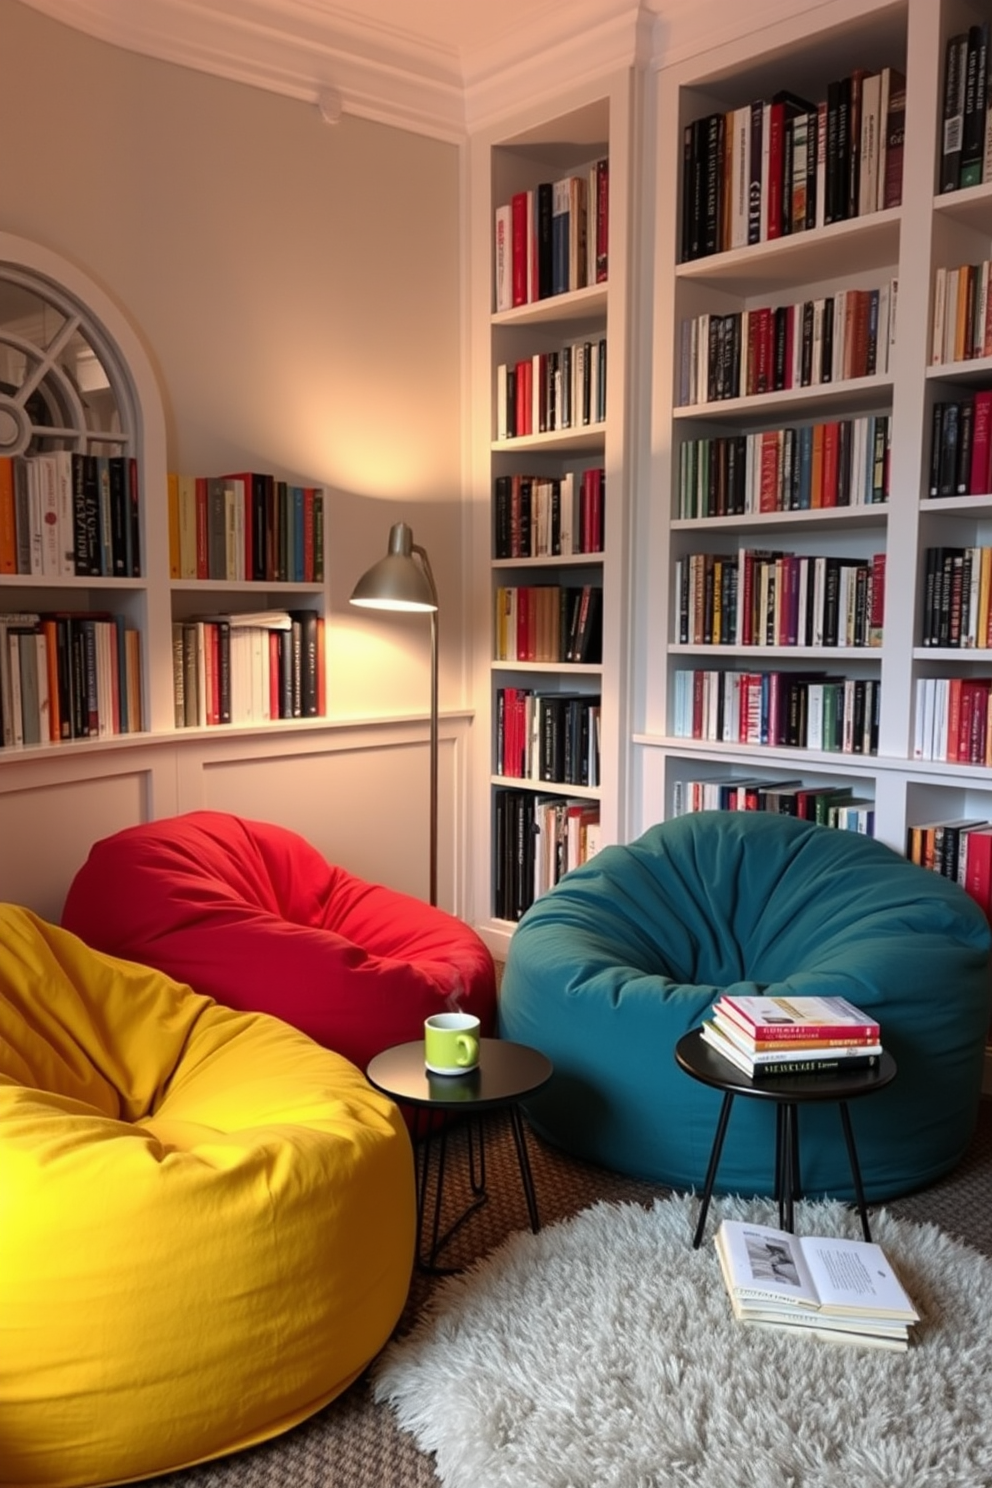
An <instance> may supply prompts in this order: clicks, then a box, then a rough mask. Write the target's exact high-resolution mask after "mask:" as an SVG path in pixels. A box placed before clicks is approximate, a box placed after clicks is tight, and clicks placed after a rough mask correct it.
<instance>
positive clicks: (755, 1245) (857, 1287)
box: [716, 1219, 917, 1323]
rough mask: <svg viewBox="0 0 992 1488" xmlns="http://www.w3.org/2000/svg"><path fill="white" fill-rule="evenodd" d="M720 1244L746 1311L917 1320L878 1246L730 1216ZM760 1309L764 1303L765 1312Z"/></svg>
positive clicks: (733, 1289)
mask: <svg viewBox="0 0 992 1488" xmlns="http://www.w3.org/2000/svg"><path fill="white" fill-rule="evenodd" d="M716 1245H717V1251H718V1253H719V1255H720V1262H721V1266H722V1268H723V1272H724V1278H725V1280H726V1281H727V1285H728V1290H729V1291H730V1293H731V1296H732V1297H733V1298H735V1299H737V1300H738V1301H739V1302H740V1303H741V1311H742V1312H743V1313H752V1312H755V1311H759V1310H760V1311H762V1312H764V1313H766V1314H767V1313H768V1312H769V1311H772V1312H776V1311H782V1310H790V1309H793V1308H795V1309H800V1310H801V1309H804V1308H805V1309H812V1310H814V1311H816V1312H818V1313H819V1314H820V1315H821V1316H822V1315H824V1314H831V1313H837V1314H842V1315H844V1316H847V1317H855V1318H862V1319H864V1320H866V1321H867V1320H869V1319H879V1320H885V1319H893V1320H895V1321H897V1322H899V1323H910V1322H916V1321H917V1313H916V1311H915V1309H914V1307H913V1304H912V1303H911V1302H910V1300H909V1298H908V1297H907V1295H906V1293H905V1291H904V1290H903V1288H902V1286H901V1284H900V1282H899V1280H898V1278H897V1277H896V1275H895V1272H894V1271H893V1270H892V1267H891V1266H890V1265H889V1262H888V1261H887V1259H886V1257H885V1253H884V1251H883V1250H882V1248H881V1246H879V1245H874V1244H872V1243H870V1242H868V1241H865V1240H842V1239H833V1238H826V1237H824V1236H818V1235H813V1236H811V1235H807V1236H804V1237H799V1236H798V1235H791V1234H789V1233H788V1232H787V1231H785V1230H776V1229H773V1228H772V1227H771V1226H768V1225H759V1224H750V1223H747V1222H746V1221H742V1220H729V1219H725V1220H724V1221H723V1223H722V1224H721V1225H720V1228H719V1230H718V1231H717V1235H716ZM754 1304H761V1306H760V1309H759V1308H758V1307H756V1306H755V1305H754ZM735 1311H736V1308H735Z"/></svg>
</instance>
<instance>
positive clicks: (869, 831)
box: [672, 776, 875, 837]
mask: <svg viewBox="0 0 992 1488" xmlns="http://www.w3.org/2000/svg"><path fill="white" fill-rule="evenodd" d="M693 811H769V812H771V813H772V814H773V815H778V816H796V817H799V818H800V819H801V820H802V821H812V822H816V823H817V824H818V825H820V826H823V827H835V828H837V829H838V830H840V831H845V832H859V833H860V834H861V836H862V837H874V835H875V805H874V802H873V801H870V800H868V799H867V798H861V797H856V796H855V795H854V792H853V790H852V789H851V787H850V786H849V785H804V783H803V782H802V781H801V780H798V779H786V780H771V779H768V778H767V777H765V778H757V777H755V778H751V779H749V778H746V777H741V776H726V777H722V778H721V777H710V778H709V779H705V780H676V781H675V782H674V784H673V787H672V814H673V815H674V816H687V815H688V814H689V813H690V812H693Z"/></svg>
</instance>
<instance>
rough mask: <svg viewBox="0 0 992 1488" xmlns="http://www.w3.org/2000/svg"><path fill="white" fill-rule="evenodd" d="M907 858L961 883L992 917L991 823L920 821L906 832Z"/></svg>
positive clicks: (981, 820) (978, 819) (976, 819)
mask: <svg viewBox="0 0 992 1488" xmlns="http://www.w3.org/2000/svg"><path fill="white" fill-rule="evenodd" d="M906 856H907V857H908V858H909V860H910V862H911V863H918V864H919V866H920V867H921V868H928V869H930V870H932V871H933V872H934V873H939V874H940V875H941V876H942V877H943V878H950V879H952V880H953V881H954V882H955V883H958V884H960V885H961V887H962V888H963V889H964V890H965V892H966V893H967V894H969V895H970V896H971V898H972V899H974V901H975V903H976V904H978V905H979V906H980V907H981V908H982V909H983V910H984V911H985V913H986V914H992V822H989V821H988V820H986V819H985V818H982V817H961V816H959V817H953V818H950V819H947V820H944V821H929V822H920V823H919V824H918V825H916V826H912V827H910V829H909V832H908V833H907V842H906Z"/></svg>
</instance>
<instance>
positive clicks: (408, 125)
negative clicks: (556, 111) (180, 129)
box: [21, 0, 836, 142]
mask: <svg viewBox="0 0 992 1488" xmlns="http://www.w3.org/2000/svg"><path fill="white" fill-rule="evenodd" d="M21 3H22V4H24V5H27V6H29V7H30V8H31V9H33V10H37V11H40V12H41V13H42V14H44V15H47V16H49V17H50V18H51V19H52V20H55V21H60V22H61V23H62V24H64V25H66V26H70V27H73V28H74V29H76V30H78V31H83V32H85V33H86V34H87V35H89V36H93V37H96V38H97V39H98V40H100V41H105V42H108V43H110V44H111V45H113V46H118V47H123V48H124V49H125V50H127V51H132V52H138V53H141V54H142V55H144V56H149V57H154V58H156V59H158V60H159V61H163V62H172V63H175V64H177V65H178V66H181V67H190V68H194V69H195V70H196V71H198V72H206V73H210V74H212V75H213V76H216V77H222V78H226V79H228V80H229V81H231V82H238V83H245V84H247V85H248V86H250V87H255V88H264V89H266V90H268V91H269V92H273V93H279V94H282V95H283V96H285V97H288V98H296V99H300V100H302V101H303V102H306V103H312V104H313V105H314V106H315V107H316V108H318V109H319V110H320V114H321V117H322V118H323V119H324V120H325V121H326V122H327V123H333V122H335V121H336V119H337V118H338V117H339V116H340V114H341V113H346V114H354V115H357V116H359V117H361V118H366V119H373V120H375V121H376V122H378V123H382V124H389V125H393V126H394V127H396V128H399V129H408V130H411V131H413V132H414V133H416V134H425V135H430V136H432V137H434V138H437V139H442V140H449V141H455V142H459V141H462V140H464V139H465V138H466V136H467V135H468V134H469V133H470V132H474V131H475V130H478V129H481V128H484V127H485V126H487V125H488V124H490V123H495V122H497V121H498V120H499V119H500V118H502V117H504V116H506V115H508V114H510V113H511V112H513V111H514V110H517V109H520V108H521V107H526V106H528V105H531V104H533V103H536V102H540V101H541V100H542V99H546V98H547V97H549V95H552V94H554V93H555V92H560V91H563V90H565V89H568V88H573V87H576V86H580V85H581V84H582V83H583V82H585V81H587V80H589V79H592V78H596V77H601V76H604V75H606V74H607V73H610V72H613V71H615V70H616V69H618V68H620V67H630V66H645V65H650V66H651V67H653V68H655V69H660V68H663V67H666V66H669V65H670V64H671V63H673V62H676V61H680V60H682V59H683V58H685V57H688V56H691V55H694V54H698V53H701V52H705V51H706V50H708V49H709V48H710V47H713V46H715V45H717V44H718V43H721V42H725V41H727V40H729V39H734V38H735V37H737V36H739V35H743V34H745V33H747V32H750V31H754V30H760V29H761V28H762V27H763V26H765V25H769V24H771V23H772V22H774V21H777V20H780V19H782V18H783V17H784V16H793V17H794V18H795V17H798V16H802V15H805V14H808V13H809V12H811V11H816V10H818V9H820V8H821V7H822V6H824V5H826V6H830V5H833V4H836V0H764V3H763V4H762V3H760V0H759V3H757V4H753V5H752V6H751V8H750V9H747V8H746V7H743V6H742V7H740V8H739V9H737V10H734V9H733V8H732V7H731V8H728V7H727V5H726V4H725V3H724V0H551V3H545V4H540V3H538V0H535V5H534V8H533V10H532V11H531V12H530V13H529V14H528V16H527V20H526V23H525V24H523V25H515V26H511V27H510V29H509V30H508V31H507V32H505V33H504V34H503V36H502V37H501V38H500V39H499V40H497V41H495V42H492V43H488V44H486V45H485V46H481V47H478V48H474V49H472V50H469V51H466V52H463V53H460V52H459V51H458V49H457V47H455V46H453V45H443V44H440V43H437V42H432V41H429V40H426V39H425V38H424V36H423V35H421V34H419V33H417V32H416V31H414V30H407V29H406V28H404V27H401V26H391V25H385V24H383V23H381V22H377V21H374V20H370V19H367V18H366V17H364V16H362V15H360V14H358V13H356V12H355V11H352V10H348V9H346V8H344V7H342V6H339V5H338V4H337V3H336V0H140V3H133V0H132V3H130V4H129V3H122V0H21ZM356 3H357V0H356ZM465 3H470V0H465ZM471 3H479V0H471ZM495 3H496V4H498V0H495ZM409 4H410V13H411V14H415V13H416V6H415V0H409Z"/></svg>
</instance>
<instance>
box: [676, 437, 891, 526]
mask: <svg viewBox="0 0 992 1488" xmlns="http://www.w3.org/2000/svg"><path fill="white" fill-rule="evenodd" d="M891 422H892V421H891V419H890V417H889V415H888V414H886V413H878V414H874V413H873V414H862V415H860V416H859V417H857V418H846V419H828V420H827V421H825V422H822V423H815V424H801V425H799V426H798V427H792V426H790V427H787V428H781V429H764V430H762V431H760V432H758V433H755V434H724V435H719V436H717V437H713V438H703V439H687V440H685V441H683V443H682V444H681V445H680V446H679V516H680V517H681V518H690V519H691V518H694V517H726V516H740V515H743V514H747V513H750V512H768V511H806V510H812V509H817V508H821V507H830V506H875V505H879V504H881V503H884V502H886V501H888V499H889V448H890V431H891Z"/></svg>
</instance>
